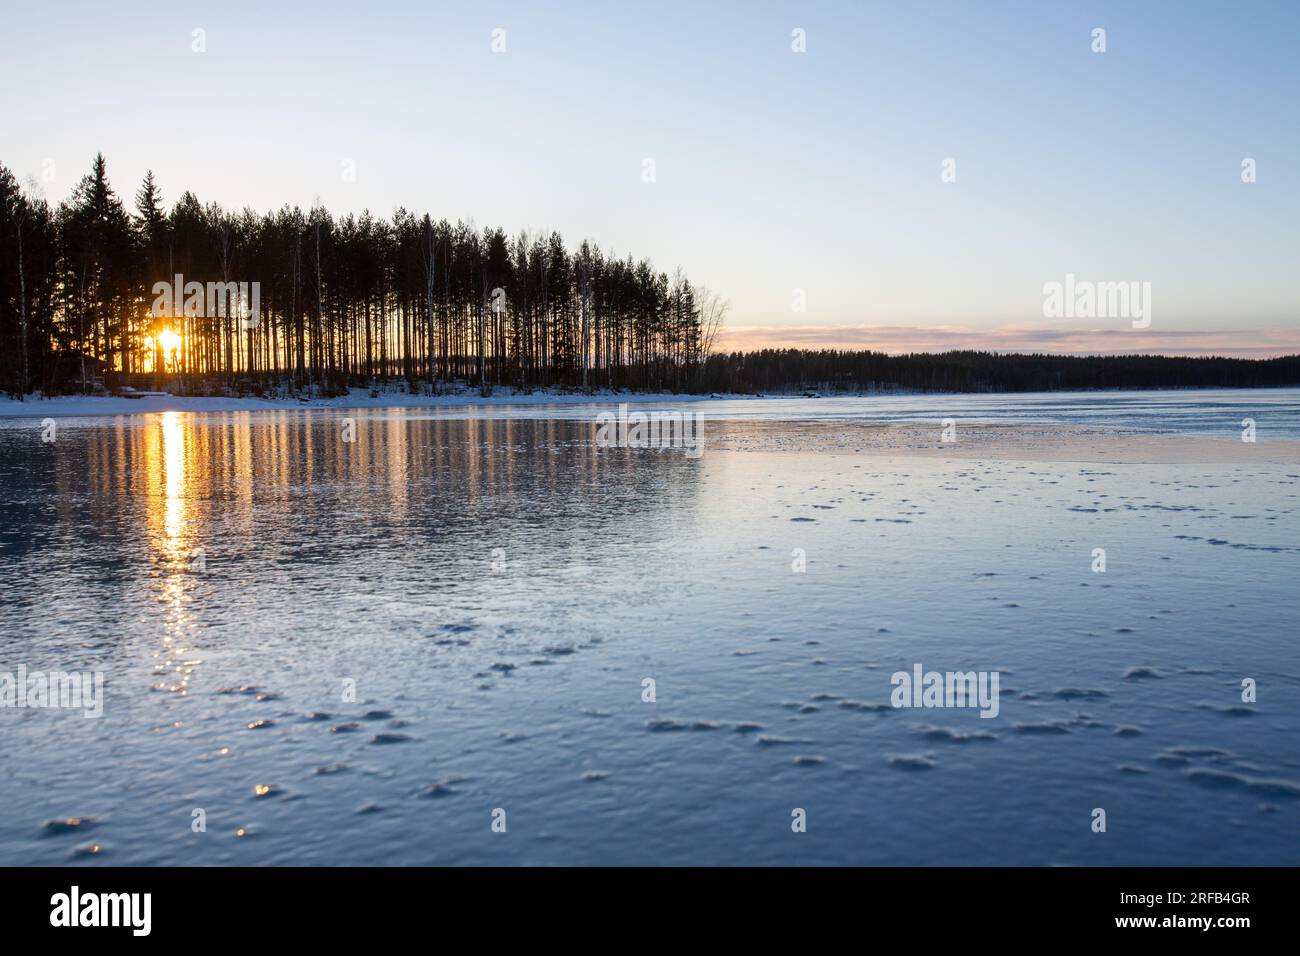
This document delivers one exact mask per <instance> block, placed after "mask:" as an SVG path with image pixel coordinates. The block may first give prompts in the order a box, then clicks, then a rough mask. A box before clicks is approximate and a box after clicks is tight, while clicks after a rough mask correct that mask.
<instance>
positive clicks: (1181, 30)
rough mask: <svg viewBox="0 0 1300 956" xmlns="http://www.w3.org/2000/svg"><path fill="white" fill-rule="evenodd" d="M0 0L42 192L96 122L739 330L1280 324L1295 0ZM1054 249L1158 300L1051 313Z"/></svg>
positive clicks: (176, 174) (239, 199) (1131, 341)
mask: <svg viewBox="0 0 1300 956" xmlns="http://www.w3.org/2000/svg"><path fill="white" fill-rule="evenodd" d="M4 7H5V9H4V12H3V18H2V20H3V23H4V24H5V27H4V36H3V40H0V52H2V54H3V56H2V57H0V110H3V115H4V122H3V126H0V161H2V162H4V163H5V164H6V165H8V166H9V167H10V168H11V169H13V170H14V171H15V172H16V173H17V174H18V176H19V177H20V178H22V179H25V178H26V177H27V176H28V175H29V174H35V175H36V176H37V177H38V178H39V177H40V175H41V174H42V172H43V170H45V169H46V168H47V167H46V166H45V165H44V164H45V162H46V160H49V159H53V160H54V164H55V165H54V170H55V173H56V177H57V178H56V179H55V180H53V181H52V182H45V183H43V185H44V187H45V192H46V194H47V196H48V197H49V198H50V199H52V200H59V199H62V198H64V197H65V196H66V195H67V193H68V191H69V190H70V189H71V188H72V186H73V185H74V184H75V182H76V180H77V179H78V178H79V177H80V176H81V175H82V174H83V173H84V172H85V171H86V169H87V168H88V167H89V165H90V161H91V158H92V157H93V155H94V153H95V152H96V151H98V150H102V151H103V152H104V154H105V156H106V157H107V159H108V163H109V173H110V176H111V177H112V180H113V182H114V185H115V186H116V188H117V190H118V192H119V193H120V194H122V195H123V196H124V198H127V199H129V198H130V197H131V196H132V195H133V194H134V192H135V190H136V188H137V187H138V185H139V181H140V179H141V178H142V177H143V175H144V172H145V169H146V168H150V167H151V168H153V170H154V171H155V174H156V176H157V178H158V181H159V183H160V185H161V186H162V189H163V191H164V196H165V198H166V200H167V201H168V202H169V203H170V202H172V201H174V200H175V199H176V198H177V196H178V195H179V194H180V192H181V191H182V190H183V189H186V188H189V189H192V190H193V191H194V192H196V193H197V195H198V196H199V198H200V199H201V200H202V201H205V202H206V201H210V200H217V201H220V202H222V203H223V204H227V205H230V206H234V207H240V206H243V205H250V206H252V207H254V208H255V209H259V210H262V209H267V208H272V207H277V206H280V205H282V204H284V203H297V204H301V205H304V206H305V205H309V204H310V203H312V201H313V200H314V199H316V198H319V199H320V200H321V201H322V202H324V203H325V204H326V205H327V206H329V207H330V208H331V209H333V210H334V211H335V212H344V211H348V210H355V211H360V210H362V209H364V208H369V209H371V210H372V211H374V212H377V213H383V214H389V213H391V211H392V210H393V208H394V207H395V206H397V205H399V204H400V205H405V206H406V207H407V208H412V209H416V210H419V211H429V212H431V213H432V214H434V215H435V216H436V217H441V216H446V217H448V218H451V219H453V220H454V219H456V218H458V217H462V218H466V219H469V218H472V219H473V220H474V221H475V222H476V223H478V224H479V225H501V226H503V227H505V228H506V229H507V231H509V232H512V233H513V232H517V231H519V230H520V229H524V228H530V229H558V230H560V231H561V232H562V233H563V234H564V235H565V236H566V237H567V238H569V239H570V240H571V241H574V240H578V239H581V238H584V237H589V238H594V239H596V240H597V241H599V242H600V244H601V245H602V246H603V247H605V248H608V249H612V250H614V251H616V252H618V253H620V254H625V253H627V252H632V253H634V254H636V255H638V256H640V255H645V256H649V257H650V258H651V259H653V260H654V262H655V263H656V264H657V265H658V266H659V267H660V268H661V269H664V270H666V271H671V270H672V269H673V268H674V267H676V266H678V265H680V266H682V267H683V268H684V269H685V270H686V272H687V273H688V275H690V276H691V277H692V278H693V279H694V280H696V281H698V282H702V283H704V284H706V285H708V286H709V287H711V288H712V289H714V290H716V291H717V292H719V293H720V294H721V295H723V296H724V297H725V298H727V299H729V300H730V302H731V304H732V309H731V314H730V317H729V324H731V325H732V326H738V327H750V326H760V327H763V328H762V330H760V331H757V332H750V333H748V335H749V338H748V339H746V340H745V341H751V342H756V341H759V340H760V339H763V340H771V341H800V342H812V341H828V342H829V341H837V342H838V341H841V340H842V341H844V342H852V343H856V344H861V345H883V346H886V347H891V348H894V347H900V348H901V347H909V345H910V343H912V342H913V340H914V341H915V342H917V343H920V344H921V346H923V347H927V348H933V347H942V346H944V345H949V344H951V345H962V344H967V340H970V341H972V342H975V343H979V342H987V343H991V344H999V343H1003V344H1007V343H1012V342H1013V341H1019V340H1020V339H1023V340H1024V342H1025V343H1026V344H1027V345H1034V344H1040V345H1043V346H1044V347H1047V348H1052V349H1061V350H1071V349H1093V348H1104V349H1106V350H1126V349H1128V348H1130V347H1134V346H1138V345H1143V344H1144V343H1147V342H1154V343H1155V346H1156V347H1161V348H1163V349H1164V350H1168V351H1176V350H1190V351H1195V350H1196V349H1197V348H1200V347H1202V346H1204V345H1205V343H1215V344H1214V346H1213V347H1212V350H1213V351H1229V350H1235V351H1245V350H1249V349H1264V350H1267V349H1272V350H1277V349H1278V348H1281V349H1283V350H1286V351H1294V350H1300V347H1284V346H1277V347H1276V348H1274V346H1273V345H1272V344H1265V343H1279V342H1289V341H1295V342H1300V309H1298V307H1297V304H1298V303H1300V280H1297V276H1298V275H1300V256H1298V253H1300V240H1298V238H1297V236H1298V235H1300V231H1298V229H1297V227H1298V226H1300V176H1298V174H1300V122H1298V120H1300V66H1297V63H1298V62H1300V49H1297V42H1298V40H1300V4H1297V3H1289V2H1281V0H1278V2H1269V3H1255V2H1240V3H1223V2H1221V3H1199V2H1193V3H1187V2H1173V0H1167V2H1161V0H1153V2H1142V3H1133V2H1124V3H1083V2H1078V3H1064V2H1061V3H1057V2H1044V0H1038V2H1025V3H1013V2H997V3H993V2H974V0H970V2H951V3H941V2H925V0H917V2H907V3H904V2H902V0H897V2H892V3H888V4H885V3H867V2H822V3H761V2H759V3H722V2H710V3H698V2H697V3H654V4H641V3H578V2H558V3H546V4H543V3H538V2H532V3H517V4H516V3H503V4H480V3H468V2H467V3H439V2H430V0H422V2H410V3H397V2H394V3H387V2H382V0H372V2H365V3H359V2H349V3H329V2H317V3H311V4H301V5H297V4H288V3H274V4H270V3H247V4H245V3H195V4H186V3H156V4H143V3H136V4H132V3H121V4H118V3H114V4H104V3H94V4H91V3H87V4H65V3H45V4H29V3H22V4H19V3H14V2H12V0H4ZM1094 27H1103V28H1105V30H1106V32H1107V52H1105V53H1104V54H1097V53H1093V52H1092V50H1091V48H1090V44H1091V36H1090V34H1091V31H1092V29H1093V28H1094ZM196 28H201V29H203V30H204V31H206V47H207V49H206V52H204V53H202V54H199V53H194V52H192V50H191V45H192V43H193V40H192V31H193V30H194V29H196ZM496 28H502V29H504V30H505V42H506V52H505V53H503V54H495V53H493V52H492V50H491V40H492V37H491V34H492V31H493V30H494V29H496ZM795 28H802V29H803V30H805V31H806V35H807V52H806V53H804V54H795V53H793V52H792V51H791V31H792V30H793V29H795ZM946 157H952V158H953V159H955V160H956V168H957V182H956V183H952V184H945V183H942V182H941V181H940V164H941V162H942V161H943V160H944V159H945V158H946ZM1244 157H1252V158H1254V159H1256V160H1257V163H1258V182H1256V183H1254V184H1253V185H1245V184H1243V183H1242V182H1241V178H1240V169H1241V161H1242V159H1243V158H1244ZM647 158H651V159H653V160H654V162H655V166H656V181H655V182H653V183H647V182H643V181H642V161H643V160H644V159H647ZM345 159H347V160H352V161H354V162H355V169H356V180H355V182H345V181H343V177H342V175H341V172H342V163H343V161H344V160H345ZM1067 272H1072V273H1075V274H1076V275H1078V276H1079V277H1080V278H1086V279H1096V280H1130V279H1131V280H1145V281H1149V282H1151V283H1152V325H1151V328H1150V329H1149V330H1146V331H1144V332H1138V331H1136V330H1132V329H1131V328H1128V323H1126V322H1123V321H1116V320H1108V321H1100V320H1092V321H1081V320H1064V319H1061V320H1050V319H1045V318H1044V317H1043V315H1042V301H1043V296H1042V286H1043V283H1044V282H1048V281H1052V280H1061V279H1063V278H1064V276H1065V274H1066V273H1067ZM794 289H802V290H804V293H805V295H806V300H807V311H806V312H802V313H798V312H793V311H792V310H791V300H792V292H793V290H794ZM863 326H868V327H870V328H863ZM1088 329H1095V330H1098V331H1097V332H1096V333H1087V334H1076V333H1080V332H1081V331H1082V330H1088ZM913 333H915V334H913ZM738 334H740V333H738ZM742 338H743V335H742Z"/></svg>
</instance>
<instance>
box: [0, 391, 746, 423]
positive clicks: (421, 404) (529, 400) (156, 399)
mask: <svg viewBox="0 0 1300 956" xmlns="http://www.w3.org/2000/svg"><path fill="white" fill-rule="evenodd" d="M709 397H710V396H709V395H672V394H654V393H649V392H617V391H596V392H593V393H591V394H585V393H576V392H559V391H551V390H544V389H538V390H535V391H532V392H529V393H521V392H515V391H513V390H512V389H509V388H499V389H496V390H495V391H494V393H493V394H492V395H491V396H490V397H488V398H484V397H483V396H481V395H479V393H478V390H477V389H466V390H464V391H460V392H453V393H451V394H448V395H412V394H411V393H410V392H407V391H404V390H394V391H380V392H378V393H377V395H372V393H371V392H370V390H369V389H364V388H354V389H352V390H351V392H350V394H348V395H346V396H339V397H337V398H313V399H309V400H302V401H300V400H298V399H295V398H279V399H267V398H201V397H197V396H187V395H162V396H146V397H143V398H119V397H115V396H102V395H60V396H57V397H55V398H39V397H33V396H30V395H29V396H28V397H27V400H26V401H22V402H19V401H15V400H14V399H11V398H0V418H24V417H33V418H69V417H80V416H83V415H131V414H146V413H150V412H243V411H265V410H274V409H288V408H435V407H440V406H445V407H464V406H470V405H490V406H491V405H578V404H592V403H605V402H660V403H663V402H687V401H698V400H703V399H708V398H709ZM725 397H726V398H729V399H744V398H747V397H749V396H744V395H727V396H725Z"/></svg>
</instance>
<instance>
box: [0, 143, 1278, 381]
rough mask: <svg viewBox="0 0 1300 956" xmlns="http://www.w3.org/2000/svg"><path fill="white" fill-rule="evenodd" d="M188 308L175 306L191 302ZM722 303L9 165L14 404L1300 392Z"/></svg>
mask: <svg viewBox="0 0 1300 956" xmlns="http://www.w3.org/2000/svg"><path fill="white" fill-rule="evenodd" d="M177 274H180V275H182V276H183V279H184V282H185V283H189V282H198V283H203V284H205V285H206V284H209V283H222V284H227V283H253V282H256V283H258V285H259V291H260V295H259V297H258V306H259V308H258V315H257V321H256V322H252V321H250V320H249V315H248V310H247V309H243V310H241V308H239V307H238V304H237V303H234V302H233V301H232V302H230V303H229V304H230V308H228V309H226V308H224V306H225V305H226V304H227V303H226V300H224V299H223V301H222V305H223V309H222V313H221V314H216V313H215V312H214V311H213V310H212V309H211V308H210V306H211V304H212V303H211V299H210V298H209V299H208V300H207V302H206V304H207V305H208V306H209V308H206V309H199V310H198V312H199V314H184V313H182V314H179V315H175V316H172V315H168V316H166V317H162V318H160V317H158V316H156V315H154V314H153V309H152V307H153V305H154V304H155V301H156V299H157V295H156V294H155V289H154V286H155V284H156V283H159V282H166V283H171V282H172V281H173V278H174V277H175V276H176V275H177ZM176 305H177V308H178V309H179V308H180V306H181V303H180V302H177V303H176ZM725 313H726V303H725V302H723V301H722V300H721V299H720V298H719V297H718V296H717V295H715V294H713V293H711V292H710V291H709V290H708V289H706V288H704V287H703V286H699V285H694V284H692V283H690V282H689V281H688V280H687V279H686V277H685V276H684V275H683V274H682V273H681V271H680V270H678V271H677V272H675V273H674V274H673V275H672V276H669V275H668V274H666V273H663V272H657V271H656V270H655V269H654V267H653V266H652V265H651V264H650V263H649V262H648V261H646V260H644V259H642V260H634V259H632V258H630V257H629V258H625V259H620V258H617V257H615V256H614V255H612V254H610V253H606V252H603V251H602V250H600V249H599V248H597V247H596V246H595V245H593V244H592V243H591V242H590V241H585V240H584V241H583V242H582V243H581V244H580V245H579V246H578V247H577V249H576V250H571V249H570V248H568V247H566V245H565V242H564V240H563V238H562V237H561V236H560V235H559V234H558V233H554V232H552V233H550V234H549V235H542V234H536V235H530V234H528V233H521V234H519V235H517V236H514V237H508V236H507V235H506V234H505V233H504V232H503V231H502V230H501V229H495V228H487V229H482V230H479V229H476V228H475V227H474V226H472V225H469V224H466V223H464V222H457V223H455V224H454V225H453V224H452V223H449V222H448V221H447V220H445V219H444V220H439V221H434V220H433V219H432V218H431V217H430V216H428V215H420V214H417V213H414V212H410V211H407V210H405V209H400V208H399V209H398V210H396V211H395V212H394V213H393V216H392V218H391V219H383V218H378V217H375V216H372V215H371V214H370V213H368V212H366V213H362V214H361V215H360V216H355V215H351V214H349V215H347V216H344V217H342V218H335V217H334V216H332V215H331V214H330V213H329V212H328V211H327V210H325V209H324V208H322V207H320V206H315V207H313V208H312V209H310V210H307V211H306V212H304V211H303V210H302V209H300V208H298V207H296V206H295V207H288V206H286V207H283V208H281V209H280V210H278V211H276V212H270V213H260V214H259V213H257V212H255V211H253V210H251V209H247V208H245V209H243V210H242V211H240V212H237V213H236V212H232V211H229V210H226V209H223V208H222V207H221V206H219V205H217V204H215V203H209V204H207V205H204V204H202V203H200V202H199V200H198V198H197V197H196V196H194V194H193V193H190V192H185V193H182V195H181V196H180V198H179V199H178V200H177V201H176V203H175V204H174V205H173V206H172V207H171V209H170V211H168V210H167V209H166V207H165V204H164V201H163V197H162V194H161V192H160V190H159V188H158V186H157V184H156V183H155V181H154V178H153V174H152V172H151V173H149V174H148V175H146V177H145V179H144V182H143V184H142V185H141V186H140V188H139V190H138V191H137V192H136V194H135V198H134V203H133V208H132V209H131V210H128V209H127V208H126V205H125V204H124V203H123V201H122V200H121V199H120V198H119V197H118V195H117V193H115V192H114V190H113V188H112V186H111V185H110V184H109V181H108V175H107V167H106V164H105V161H104V158H103V156H102V155H101V156H97V157H96V158H95V161H94V163H93V164H92V166H91V169H90V171H89V173H87V174H86V175H85V176H84V177H83V178H82V179H81V180H80V182H79V183H78V185H77V187H76V189H75V190H74V191H73V193H72V195H71V196H70V197H69V198H68V199H67V200H65V201H64V202H62V203H60V204H58V205H57V206H51V205H50V203H49V202H48V201H47V200H46V199H44V198H43V197H41V196H40V195H39V190H38V189H36V188H35V187H33V186H28V187H27V188H23V187H22V186H21V185H20V184H19V183H18V182H17V180H16V179H15V177H14V176H13V174H12V173H11V172H10V171H9V170H7V169H6V168H5V167H4V166H3V165H0V390H3V391H5V392H8V393H10V394H12V395H24V394H30V393H31V392H33V391H41V392H42V393H44V394H58V393H75V392H81V391H91V390H100V389H108V388H113V387H115V386H122V385H134V386H136V387H140V386H144V387H150V386H157V387H166V388H167V389H168V390H170V391H180V392H185V393H191V394H262V393H265V392H267V391H272V390H274V391H285V392H287V393H289V394H316V395H336V394H340V393H342V392H343V391H344V390H345V389H347V388H349V387H366V386H376V385H379V384H381V383H391V382H405V383H406V385H407V386H409V387H410V389H411V390H413V391H415V390H431V391H436V390H438V389H440V388H442V387H443V386H445V385H447V384H448V383H452V382H457V383H463V384H465V385H468V386H472V387H478V388H480V389H482V390H483V391H484V392H487V391H490V390H491V388H492V387H493V386H511V387H513V388H522V389H530V388H543V387H567V388H579V389H581V388H586V389H596V388H615V389H625V388H630V389H646V390H659V391H674V392H734V393H768V392H770V393H781V392H792V391H793V392H800V391H805V392H806V391H815V392H832V391H852V392H858V391H872V390H888V389H907V390H916V391H1038V390H1050V389H1080V388H1172V387H1259V386H1276V385H1297V384H1300V356H1289V357H1286V358H1277V359H1269V360H1262V361H1250V360H1244V359H1229V358H1217V357H1210V358H1167V357H1162V356H1146V355H1142V356H1114V357H1068V356H1056V355H1022V354H992V353H987V352H946V353H943V354H937V355H935V354H914V355H887V354H885V353H880V352H871V351H836V350H821V351H809V350H799V349H764V350H761V351H756V352H748V353H739V352H733V353H729V354H728V353H719V352H715V351H714V350H713V345H714V342H715V338H716V336H717V333H718V331H719V329H720V328H721V326H722V323H723V320H724V317H725Z"/></svg>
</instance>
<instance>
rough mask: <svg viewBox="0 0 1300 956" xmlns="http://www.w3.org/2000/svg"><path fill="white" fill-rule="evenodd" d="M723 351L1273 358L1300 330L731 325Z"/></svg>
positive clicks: (1297, 342) (1293, 350)
mask: <svg viewBox="0 0 1300 956" xmlns="http://www.w3.org/2000/svg"><path fill="white" fill-rule="evenodd" d="M717 348H719V349H721V350H724V351H733V350H735V351H750V350H753V349H762V348H803V349H872V350H874V351H877V352H888V353H892V354H898V353H905V352H948V351H951V350H953V349H974V350H978V351H984V352H1047V353H1051V354H1056V355H1132V354H1153V355H1228V356H1237V357H1240V358H1271V357H1273V356H1276V355H1295V354H1300V329H1279V328H1273V329H1210V330H1203V331H1194V330H1169V331H1156V330H1152V329H1124V328H1119V329H1061V328H1050V329H1049V328H1032V327H1031V328H1018V327H1003V328H993V329H969V328H964V327H961V326H924V327H922V326H902V325H839V326H802V327H800V326H775V325H772V326H763V325H748V326H735V327H727V328H724V329H723V330H722V332H721V333H720V334H719V336H718V340H717Z"/></svg>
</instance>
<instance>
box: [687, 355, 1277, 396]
mask: <svg viewBox="0 0 1300 956" xmlns="http://www.w3.org/2000/svg"><path fill="white" fill-rule="evenodd" d="M700 381H701V382H702V383H703V385H704V386H705V388H706V389H708V390H709V391H714V392H748V393H755V392H760V393H766V392H773V393H780V392H788V391H790V390H792V389H793V390H803V391H816V392H819V393H820V392H866V391H875V390H889V389H906V390H909V391H918V392H1040V391H1041V392H1046V391H1053V390H1057V389H1101V388H1259V387H1267V386H1281V385H1300V355H1288V356H1283V357H1279V358H1272V359H1239V358H1224V357H1221V356H1204V357H1179V356H1166V355H1087V356H1073V355H1044V354H1031V355H1026V354H1021V353H996V352H971V351H965V352H963V351H954V352H943V353H941V354H932V353H913V354H908V355H888V354H885V353H883V352H871V351H843V350H837V349H822V350H815V351H814V350H808V349H762V350H759V351H754V352H731V353H726V354H713V355H709V356H707V357H706V358H705V360H704V367H703V369H702V371H701V374H700Z"/></svg>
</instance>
